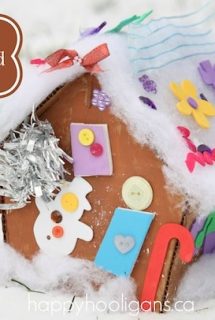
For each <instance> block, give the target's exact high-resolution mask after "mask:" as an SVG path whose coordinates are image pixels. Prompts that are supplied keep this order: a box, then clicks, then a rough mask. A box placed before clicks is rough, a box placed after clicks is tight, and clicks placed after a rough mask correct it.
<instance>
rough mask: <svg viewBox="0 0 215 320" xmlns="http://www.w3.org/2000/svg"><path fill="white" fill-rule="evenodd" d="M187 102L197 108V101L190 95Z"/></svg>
mask: <svg viewBox="0 0 215 320" xmlns="http://www.w3.org/2000/svg"><path fill="white" fill-rule="evenodd" d="M187 102H188V103H189V105H190V106H191V107H192V108H193V109H197V108H198V103H197V102H196V100H195V99H193V98H192V97H189V98H188V99H187Z"/></svg>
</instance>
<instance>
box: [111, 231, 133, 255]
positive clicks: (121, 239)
mask: <svg viewBox="0 0 215 320" xmlns="http://www.w3.org/2000/svg"><path fill="white" fill-rule="evenodd" d="M114 244H115V246H116V248H117V250H119V252H120V253H122V254H126V253H128V252H129V251H131V250H132V249H133V247H134V246H135V240H134V238H133V237H131V236H122V235H117V236H115V238H114Z"/></svg>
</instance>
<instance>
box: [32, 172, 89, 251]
mask: <svg viewBox="0 0 215 320" xmlns="http://www.w3.org/2000/svg"><path fill="white" fill-rule="evenodd" d="M91 191H92V187H91V185H90V184H89V183H88V182H87V181H86V180H84V179H83V178H74V179H73V181H72V182H66V183H65V185H64V186H63V187H62V189H61V191H60V192H59V193H58V195H57V196H56V198H55V199H54V200H53V201H51V202H45V201H44V200H43V199H41V198H36V205H37V207H38V209H39V211H40V212H39V215H38V217H37V219H36V221H35V224H34V236H35V239H36V242H37V244H38V246H39V247H40V249H41V251H43V252H45V253H47V254H49V255H54V256H64V255H68V254H70V253H72V251H73V250H74V248H75V245H76V242H77V240H78V239H82V240H85V241H90V240H92V238H93V231H92V229H91V228H90V227H89V226H88V225H86V224H84V223H83V222H81V221H79V219H80V218H81V216H82V215H83V213H84V210H88V211H89V210H91V206H90V203H89V201H88V200H87V198H86V195H87V194H88V193H89V192H91Z"/></svg>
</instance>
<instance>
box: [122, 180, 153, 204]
mask: <svg viewBox="0 0 215 320" xmlns="http://www.w3.org/2000/svg"><path fill="white" fill-rule="evenodd" d="M122 198H123V200H124V201H125V203H126V205H127V206H128V207H129V208H130V209H134V210H144V209H146V208H148V207H149V206H150V204H151V203H152V199H153V190H152V187H151V185H150V184H149V183H148V181H147V180H146V179H144V178H142V177H138V176H134V177H130V178H128V179H127V180H126V181H125V183H124V184H123V186H122Z"/></svg>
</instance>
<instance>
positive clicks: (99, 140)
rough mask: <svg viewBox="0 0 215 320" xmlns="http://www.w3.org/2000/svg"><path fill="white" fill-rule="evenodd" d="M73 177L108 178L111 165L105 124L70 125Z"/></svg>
mask: <svg viewBox="0 0 215 320" xmlns="http://www.w3.org/2000/svg"><path fill="white" fill-rule="evenodd" d="M70 129H71V143H72V155H73V159H74V166H73V168H74V175H75V176H76V177H77V176H82V177H88V176H110V175H112V173H113V163H112V155H111V148H110V141H109V135H108V127H107V125H106V124H83V123H72V124H71V127H70Z"/></svg>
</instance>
